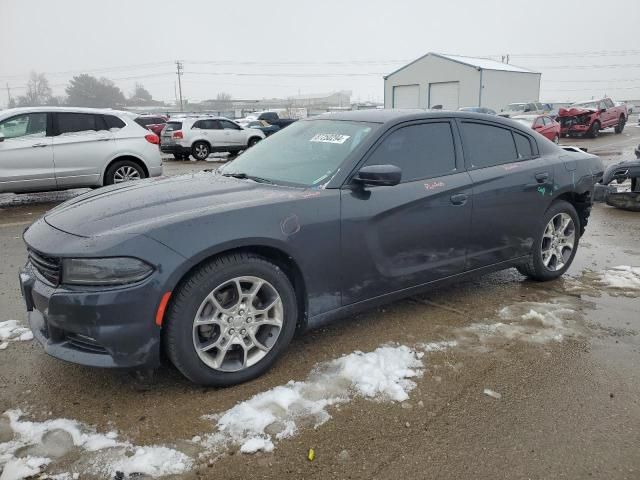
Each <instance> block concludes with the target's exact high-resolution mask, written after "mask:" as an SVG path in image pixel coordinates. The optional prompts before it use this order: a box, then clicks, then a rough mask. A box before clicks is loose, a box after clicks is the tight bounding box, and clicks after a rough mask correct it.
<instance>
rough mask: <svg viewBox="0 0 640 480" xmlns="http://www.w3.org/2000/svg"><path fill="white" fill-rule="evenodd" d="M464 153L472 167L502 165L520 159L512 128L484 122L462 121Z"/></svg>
mask: <svg viewBox="0 0 640 480" xmlns="http://www.w3.org/2000/svg"><path fill="white" fill-rule="evenodd" d="M462 136H463V138H464V155H465V157H466V158H467V159H468V160H469V162H470V163H471V167H472V168H485V167H491V166H493V165H502V164H503V163H510V162H513V161H516V160H517V159H518V153H517V152H516V145H515V143H514V141H513V136H512V135H511V130H508V129H506V128H501V127H494V126H493V125H486V124H483V123H471V122H463V123H462Z"/></svg>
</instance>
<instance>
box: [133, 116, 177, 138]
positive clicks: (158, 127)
mask: <svg viewBox="0 0 640 480" xmlns="http://www.w3.org/2000/svg"><path fill="white" fill-rule="evenodd" d="M167 120H169V117H167V116H165V115H140V116H139V117H138V118H136V123H137V124H138V125H140V126H141V127H144V128H146V129H147V130H151V131H152V132H153V133H155V134H156V135H158V137H159V136H160V132H162V129H163V128H164V125H165V124H166V123H167Z"/></svg>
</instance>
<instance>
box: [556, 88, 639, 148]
mask: <svg viewBox="0 0 640 480" xmlns="http://www.w3.org/2000/svg"><path fill="white" fill-rule="evenodd" d="M628 117H629V113H628V112H627V107H626V105H615V104H614V103H613V100H611V99H610V98H603V99H601V100H589V101H586V102H579V103H574V104H573V105H569V106H568V107H567V108H561V109H560V110H559V111H558V121H559V122H560V124H561V127H562V134H563V135H567V136H573V135H575V136H583V135H586V136H587V137H590V138H596V137H597V136H598V135H599V134H600V130H603V129H605V128H610V127H613V128H614V129H615V130H614V131H615V132H616V133H622V131H623V130H624V126H625V124H626V123H627V118H628Z"/></svg>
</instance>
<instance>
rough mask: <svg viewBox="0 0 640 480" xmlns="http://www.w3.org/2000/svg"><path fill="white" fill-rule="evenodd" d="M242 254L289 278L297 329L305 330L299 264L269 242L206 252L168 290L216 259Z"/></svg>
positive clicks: (305, 309)
mask: <svg viewBox="0 0 640 480" xmlns="http://www.w3.org/2000/svg"><path fill="white" fill-rule="evenodd" d="M240 253H244V254H247V253H250V254H254V255H258V256H260V257H262V258H264V259H265V260H268V261H270V262H272V263H274V264H275V265H276V266H277V267H278V268H280V269H281V270H282V271H283V272H284V274H285V275H286V276H287V277H288V278H289V281H290V282H291V285H292V286H293V289H294V291H295V293H296V301H297V305H298V325H297V328H298V329H300V330H304V329H305V328H306V326H307V320H308V315H307V312H308V301H307V284H306V281H305V279H304V275H303V274H302V270H301V269H300V266H299V263H298V262H297V261H296V260H295V258H294V257H293V256H292V255H291V254H290V253H288V252H287V251H286V249H284V248H282V247H281V246H278V245H273V244H270V243H267V242H260V243H258V242H254V243H247V244H245V245H237V246H222V247H219V248H217V249H215V250H213V251H208V252H205V253H203V254H201V255H198V256H196V257H194V259H193V261H191V262H189V263H187V264H185V265H184V268H182V269H180V270H179V271H178V272H177V273H176V276H175V277H174V278H172V279H171V280H170V282H169V285H167V290H168V291H171V292H176V291H177V290H178V289H179V288H180V287H181V285H182V284H183V283H184V282H185V281H186V280H187V279H188V278H189V276H190V275H191V274H193V272H194V271H196V270H197V269H198V268H199V267H200V266H202V265H203V264H205V263H207V262H210V261H212V260H214V259H215V258H219V257H222V256H226V255H234V254H240ZM171 302H172V300H171V299H170V300H169V303H171Z"/></svg>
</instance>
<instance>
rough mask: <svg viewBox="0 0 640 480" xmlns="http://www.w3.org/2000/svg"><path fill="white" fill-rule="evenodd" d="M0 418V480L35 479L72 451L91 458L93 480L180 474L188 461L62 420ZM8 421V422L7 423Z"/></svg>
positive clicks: (7, 414) (10, 415) (166, 450)
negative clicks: (118, 475) (95, 477)
mask: <svg viewBox="0 0 640 480" xmlns="http://www.w3.org/2000/svg"><path fill="white" fill-rule="evenodd" d="M4 415H5V417H4V418H3V417H0V441H1V442H3V443H0V469H2V475H0V480H19V479H22V478H27V477H30V476H32V475H36V474H37V473H39V472H41V471H42V470H43V469H44V467H46V466H47V465H48V464H50V463H52V461H53V460H54V459H56V458H61V457H64V456H65V455H67V454H68V453H70V452H72V451H74V450H78V449H80V450H84V451H85V452H92V454H93V455H95V458H93V460H92V462H91V463H92V466H93V469H94V470H95V473H97V474H103V475H108V476H113V475H114V474H115V473H116V472H118V471H120V472H122V473H124V474H125V475H129V474H132V473H141V474H145V475H151V476H153V477H157V476H162V475H168V474H180V473H183V472H185V471H187V470H188V469H190V468H191V466H192V460H191V459H190V458H189V457H187V456H186V455H184V454H183V453H181V452H178V451H176V450H172V449H169V448H166V447H156V446H154V447H136V446H133V445H131V444H130V443H128V442H121V441H118V440H117V437H118V435H117V434H116V433H115V432H109V433H107V434H100V433H96V432H95V431H93V430H92V429H90V428H89V427H87V426H85V425H83V424H81V423H79V422H76V421H74V420H68V419H64V418H60V419H54V420H46V421H44V422H29V421H26V420H20V419H21V417H22V416H23V413H22V412H21V411H20V410H9V411H7V412H5V414H4ZM7 420H8V421H7Z"/></svg>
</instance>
